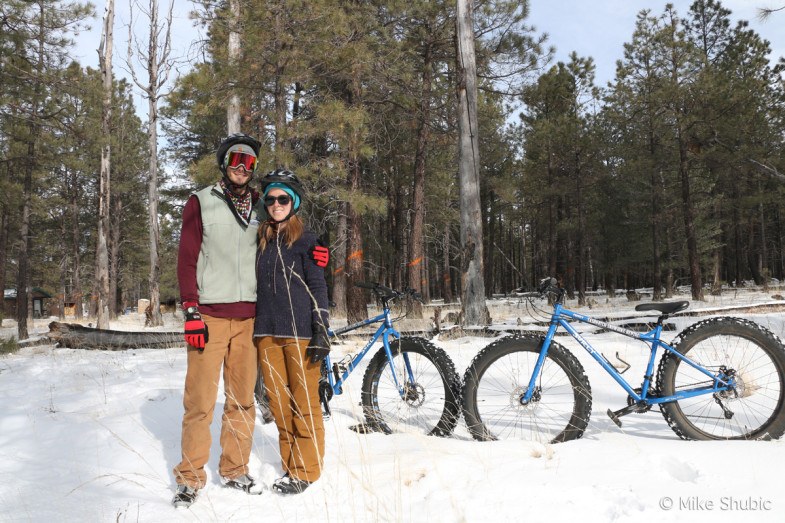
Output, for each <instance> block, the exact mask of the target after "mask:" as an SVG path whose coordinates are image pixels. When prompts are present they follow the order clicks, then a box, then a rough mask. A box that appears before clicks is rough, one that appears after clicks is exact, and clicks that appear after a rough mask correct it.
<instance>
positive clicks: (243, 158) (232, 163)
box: [226, 151, 256, 172]
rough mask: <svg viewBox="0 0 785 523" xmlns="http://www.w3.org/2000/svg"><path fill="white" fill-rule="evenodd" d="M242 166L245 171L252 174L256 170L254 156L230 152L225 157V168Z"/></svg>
mask: <svg viewBox="0 0 785 523" xmlns="http://www.w3.org/2000/svg"><path fill="white" fill-rule="evenodd" d="M241 165H242V166H243V167H244V168H245V170H246V171H249V172H253V171H254V170H255V169H256V156H254V155H252V154H248V153H243V152H240V151H230V152H229V154H227V155H226V167H240V166H241Z"/></svg>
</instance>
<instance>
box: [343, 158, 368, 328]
mask: <svg viewBox="0 0 785 523" xmlns="http://www.w3.org/2000/svg"><path fill="white" fill-rule="evenodd" d="M349 187H350V191H351V192H352V193H356V192H357V191H359V189H360V165H359V162H358V161H356V160H354V161H352V162H350V165H349ZM346 217H347V235H348V237H347V242H346V251H347V255H346V263H345V265H344V266H345V267H346V277H347V282H346V285H347V289H346V318H347V320H348V321H349V323H354V322H356V321H360V320H364V319H366V318H368V308H367V307H366V297H365V293H366V291H365V290H364V289H361V288H359V287H355V285H354V284H355V283H357V282H361V281H363V280H364V271H363V242H362V229H361V217H360V215H359V214H357V212H356V211H355V210H354V208H353V207H352V205H351V204H349V203H347V204H346Z"/></svg>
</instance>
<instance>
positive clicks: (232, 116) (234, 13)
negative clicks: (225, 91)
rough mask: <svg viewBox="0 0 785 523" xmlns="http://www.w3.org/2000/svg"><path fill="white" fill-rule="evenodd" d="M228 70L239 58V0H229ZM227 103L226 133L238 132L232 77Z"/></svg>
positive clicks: (238, 111)
mask: <svg viewBox="0 0 785 523" xmlns="http://www.w3.org/2000/svg"><path fill="white" fill-rule="evenodd" d="M229 13H230V17H231V18H230V19H229V64H230V67H229V70H230V71H233V70H234V66H236V65H237V63H238V62H239V60H240V29H239V27H240V0H229ZM229 81H230V94H229V103H228V104H227V106H226V128H227V132H228V134H230V135H231V134H235V133H239V132H240V95H239V94H237V89H235V84H234V79H233V78H231V79H230V80H229Z"/></svg>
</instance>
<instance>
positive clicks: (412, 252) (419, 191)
mask: <svg viewBox="0 0 785 523" xmlns="http://www.w3.org/2000/svg"><path fill="white" fill-rule="evenodd" d="M422 57H423V61H422V91H421V93H420V105H419V108H418V111H417V118H418V122H417V149H416V151H415V154H414V190H413V194H412V196H413V200H414V201H413V211H414V216H413V223H412V228H411V235H410V236H409V263H408V266H409V288H411V289H414V290H416V291H418V292H420V293H421V294H422V296H423V298H425V297H426V296H427V295H428V293H427V292H426V287H427V281H426V278H425V271H424V270H423V267H425V241H424V234H423V228H424V227H425V168H426V163H427V157H426V155H427V148H428V139H429V131H430V118H431V83H432V81H431V75H432V71H431V69H432V63H431V62H432V50H431V45H430V43H428V42H426V43H425V48H424V49H423V53H422ZM409 316H410V317H411V318H422V303H420V302H419V301H416V300H415V301H413V302H412V303H411V308H410V310H409Z"/></svg>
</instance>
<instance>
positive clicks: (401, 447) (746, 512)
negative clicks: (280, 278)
mask: <svg viewBox="0 0 785 523" xmlns="http://www.w3.org/2000/svg"><path fill="white" fill-rule="evenodd" d="M772 294H774V293H771V292H770V293H763V292H760V293H738V294H736V295H735V296H734V295H733V294H731V293H726V294H725V295H724V296H722V297H718V298H709V301H707V302H706V303H701V304H693V307H692V309H696V308H697V309H707V310H709V309H712V310H713V309H715V308H723V307H733V306H739V305H747V304H750V303H762V302H772V303H776V302H775V301H774V300H772V298H771V296H772ZM596 301H597V303H594V304H593V307H592V308H591V309H589V308H585V309H584V311H585V312H586V313H588V314H590V315H598V316H602V315H606V314H608V313H611V312H613V313H623V314H631V311H632V309H633V306H634V304H632V303H628V302H627V301H626V300H624V299H617V300H613V301H612V302H607V303H606V302H605V298H596ZM780 303H782V302H780ZM490 305H491V313H492V316H493V317H494V321H495V322H496V323H498V324H508V325H515V324H517V323H518V318H521V321H527V318H528V317H527V316H526V312H525V309H524V307H523V305H522V303H521V302H520V301H519V300H517V299H511V300H495V301H494V302H492V303H490ZM719 314H720V315H727V314H728V313H727V312H722V313H719ZM741 316H743V317H747V318H750V319H753V320H755V321H757V322H759V323H761V324H763V325H765V326H767V327H769V328H770V329H772V330H773V331H774V332H775V333H776V334H778V335H779V336H781V337H783V338H785V318H783V315H782V313H769V314H742V315H741ZM167 320H168V322H169V325H168V326H167V327H168V328H170V329H176V328H178V327H179V323H178V322H177V320H176V319H174V318H172V317H168V318H167ZM671 321H672V323H674V324H675V325H676V327H677V331H678V330H681V329H682V328H684V327H685V326H687V325H689V324H690V323H692V322H695V321H697V318H694V317H692V318H690V317H685V318H674V319H672V320H671ZM46 323H47V322H46V321H38V322H37V323H36V324H35V326H34V329H33V331H34V332H37V333H43V332H45V331H46V330H47V329H46ZM142 323H143V320H142V319H141V318H139V317H138V316H137V315H135V314H134V315H129V316H125V317H123V318H121V319H119V320H118V321H117V322H116V323H114V324H113V325H112V327H113V328H118V329H133V328H141V327H140V325H141V324H142ZM14 331H15V329H14V325H13V323H12V322H10V321H9V320H6V321H5V322H4V323H3V326H2V329H0V337H3V338H7V337H9V336H11V335H12V334H13V332H14ZM674 334H675V333H668V335H669V336H673V335H674ZM444 338H446V336H445V337H444ZM491 341H492V339H491V338H480V337H462V338H458V339H449V340H448V339H440V338H438V337H437V338H436V339H435V340H434V342H435V343H436V344H437V345H439V346H441V347H443V348H444V349H445V350H447V352H448V354H449V355H450V356H451V357H452V359H453V360H454V362H455V365H456V368H457V369H458V371H459V373H461V374H463V371H464V370H465V369H466V367H467V366H468V364H469V362H470V361H471V359H472V357H474V355H475V354H476V353H477V352H478V351H479V350H480V349H481V348H482V347H484V346H485V345H487V344H488V343H490V342H491ZM559 341H560V343H562V344H564V345H567V346H568V347H569V348H571V349H572V350H573V352H574V353H575V354H576V355H577V356H578V357H579V359H580V360H581V361H582V362H583V365H584V367H585V368H586V370H587V374H588V375H589V379H590V381H591V385H592V390H593V396H594V403H593V407H592V409H593V410H592V418H591V421H590V425H589V428H588V430H587V432H586V434H585V435H584V437H583V438H582V439H580V440H577V441H572V442H568V443H562V444H556V445H541V444H535V443H527V442H493V443H480V442H475V441H473V440H472V439H471V437H470V436H469V434H468V432H467V430H466V429H465V427H464V426H463V421H462V420H461V422H460V424H459V427H458V429H457V430H456V432H455V434H454V436H453V437H451V438H434V437H425V436H417V435H411V434H396V435H391V436H385V435H382V434H368V435H360V434H357V433H355V432H353V431H351V430H348V428H347V427H349V426H350V425H353V424H355V423H357V422H358V421H359V420H360V419H361V415H360V409H359V407H358V405H357V404H358V401H359V388H360V384H361V381H362V375H363V372H364V367H363V366H361V367H360V368H359V369H358V370H357V371H356V373H355V375H353V376H352V377H351V378H350V380H349V384H348V387H347V388H346V389H345V392H344V394H343V395H341V396H336V397H335V398H333V401H332V407H333V417H332V418H331V419H330V420H329V421H328V422H327V452H326V462H325V470H324V474H323V476H322V479H321V480H320V481H319V482H317V483H315V484H314V485H313V486H312V487H311V488H309V489H308V490H307V491H306V492H305V493H303V494H302V495H299V496H294V497H286V498H285V497H280V496H277V495H275V494H273V493H271V492H269V491H268V492H265V493H264V494H262V495H261V496H248V495H245V494H243V493H240V492H236V491H229V490H227V489H224V488H222V487H221V486H220V482H219V478H218V476H217V463H218V456H219V452H220V449H219V447H218V443H217V440H218V431H219V423H220V413H221V410H222V407H223V398H222V397H219V399H218V404H217V406H216V414H215V421H214V423H213V426H212V432H213V438H214V443H213V447H212V452H211V457H210V462H209V464H208V467H207V469H208V486H207V487H206V488H205V489H204V490H203V491H202V492H201V493H200V496H199V499H198V501H197V502H196V503H195V504H194V505H193V506H192V507H191V508H190V509H174V508H172V506H171V504H170V501H171V497H172V493H173V489H174V479H173V478H172V474H171V469H172V467H174V465H175V464H176V463H177V462H178V461H179V459H180V423H181V419H182V389H183V380H184V375H185V351H184V350H183V349H167V350H162V349H137V350H130V351H118V352H101V351H86V350H71V349H60V348H55V347H54V346H52V345H45V346H39V347H30V348H24V349H21V350H20V351H19V352H18V353H16V354H13V355H8V356H0V521H80V522H83V521H193V520H199V521H283V520H287V521H293V520H297V521H336V522H338V521H469V522H473V521H522V520H527V521H551V522H556V521H567V520H568V519H569V520H572V519H574V518H584V519H586V520H588V521H636V522H637V521H709V520H712V519H714V518H725V517H726V516H727V517H729V518H733V520H735V521H755V522H759V521H777V522H781V521H785V491H784V490H783V487H782V484H780V483H779V481H780V480H779V475H780V473H782V471H783V470H785V442H783V441H782V440H780V441H774V442H687V441H681V440H680V439H678V438H677V436H676V435H675V434H674V433H673V432H672V431H671V429H670V428H669V427H668V425H667V424H666V423H665V421H664V419H663V418H662V416H661V415H660V413H659V412H658V411H657V410H656V409H655V410H653V411H651V412H649V413H647V414H642V415H631V416H627V417H625V418H623V422H624V426H623V429H619V428H618V427H616V426H615V425H614V424H613V422H612V421H611V420H610V419H609V418H608V417H607V416H606V415H605V411H606V410H607V409H608V408H611V409H618V408H620V407H622V406H623V405H624V404H625V401H626V395H625V394H624V393H623V392H622V391H621V389H620V388H618V386H617V385H616V384H615V382H613V381H612V380H611V379H610V378H609V377H608V376H607V375H606V374H604V372H603V371H602V370H601V369H600V368H599V367H598V366H597V365H596V364H595V363H594V362H593V361H591V360H589V359H588V357H587V356H586V354H585V353H584V352H583V350H582V349H581V348H580V347H579V346H578V345H577V344H576V343H574V342H572V341H571V340H567V339H561V338H560V340H559ZM590 341H591V342H592V343H593V344H595V346H596V347H598V348H601V350H602V352H604V353H605V354H606V355H607V356H608V357H609V358H612V357H613V355H614V354H615V353H616V351H618V352H619V354H620V355H621V357H622V358H624V359H625V360H626V361H628V362H630V363H631V364H633V367H632V368H631V369H630V370H629V371H628V372H627V374H625V377H628V378H630V377H631V376H635V378H630V379H631V381H633V382H637V381H639V380H638V378H637V376H640V375H641V374H642V369H643V364H644V362H645V358H646V356H647V351H646V350H644V348H643V346H642V345H640V344H639V343H638V342H634V341H628V340H626V339H624V338H619V337H618V336H617V335H613V334H599V335H596V336H592V337H591V338H590ZM358 345H359V342H356V343H355V342H351V343H346V344H343V345H339V346H336V347H335V351H336V352H338V353H340V352H343V351H354V350H356V348H357V346H358ZM367 361H369V360H368V358H366V360H365V362H364V363H367ZM251 474H252V475H254V476H255V477H257V478H259V479H260V480H261V481H262V482H263V483H265V484H268V485H269V484H270V483H271V482H272V480H273V479H275V478H276V477H278V476H279V475H280V468H279V458H278V452H277V432H276V429H275V427H274V425H273V424H270V425H261V424H260V423H259V422H258V421H257V426H256V431H255V443H254V449H253V453H252V457H251Z"/></svg>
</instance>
